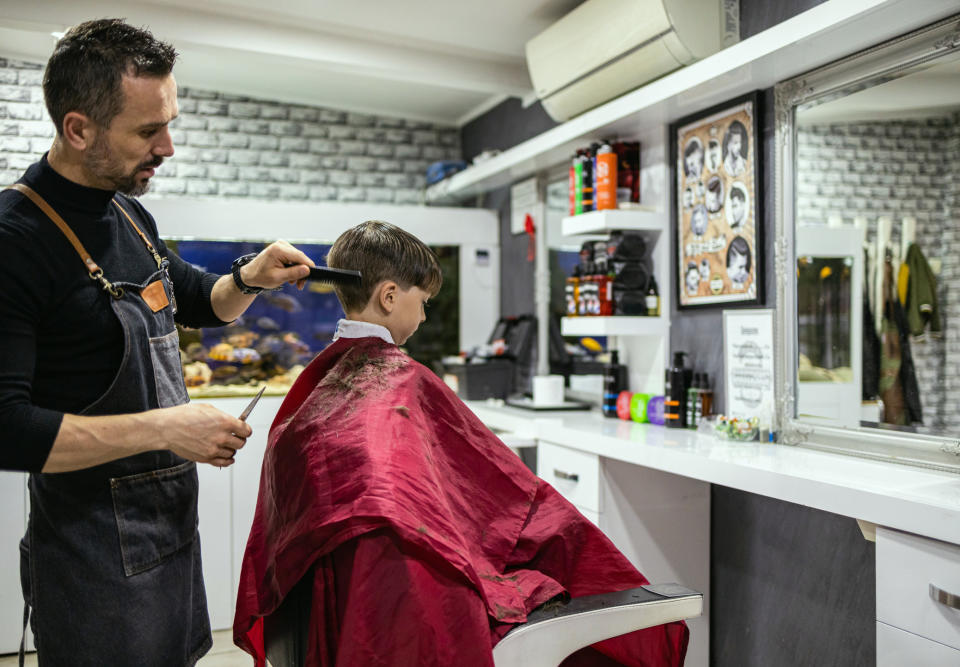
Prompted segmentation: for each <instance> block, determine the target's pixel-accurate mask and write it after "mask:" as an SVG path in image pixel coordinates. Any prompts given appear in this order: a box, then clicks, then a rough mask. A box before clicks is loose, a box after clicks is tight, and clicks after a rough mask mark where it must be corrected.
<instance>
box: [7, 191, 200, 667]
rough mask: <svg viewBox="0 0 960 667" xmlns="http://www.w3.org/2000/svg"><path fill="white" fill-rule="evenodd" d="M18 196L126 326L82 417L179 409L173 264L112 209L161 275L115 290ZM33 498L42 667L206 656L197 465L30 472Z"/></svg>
mask: <svg viewBox="0 0 960 667" xmlns="http://www.w3.org/2000/svg"><path fill="white" fill-rule="evenodd" d="M14 187H15V188H16V189H17V190H20V191H21V192H23V193H24V194H26V195H27V196H29V197H30V198H31V200H33V201H34V203H36V204H37V205H38V206H40V207H41V209H43V210H44V212H45V213H47V215H48V216H49V217H51V219H52V220H53V221H54V222H55V223H56V224H57V226H58V227H60V228H61V231H63V232H64V234H65V235H66V236H67V237H68V239H69V240H70V241H71V243H73V244H74V247H75V249H77V252H78V254H80V255H81V259H82V260H83V261H84V263H85V265H86V267H87V269H88V271H89V273H90V277H91V278H93V279H94V280H96V281H97V282H99V283H100V284H101V286H102V287H103V288H104V290H105V291H106V292H107V293H108V295H109V296H107V298H109V299H110V306H111V307H112V308H113V311H114V313H115V314H116V316H117V318H118V319H119V320H120V323H121V325H122V327H123V333H124V350H123V358H122V361H121V363H120V368H119V370H118V371H117V374H116V377H114V379H113V382H112V383H111V385H110V387H109V388H108V389H107V391H106V393H104V394H103V395H102V396H100V397H99V398H98V399H97V400H95V401H94V402H93V403H92V404H90V405H88V406H87V407H86V408H84V409H83V411H82V412H81V414H83V415H115V414H128V413H137V412H143V411H145V410H150V409H153V408H165V407H169V406H174V405H180V404H182V403H186V402H187V401H188V400H189V398H188V397H187V390H186V387H185V386H184V383H183V375H182V371H181V366H180V352H179V345H178V338H177V332H176V329H175V327H174V322H173V316H174V312H175V308H176V303H175V301H174V294H173V283H172V282H171V280H170V276H169V273H168V271H167V267H168V260H167V259H166V258H161V257H160V255H159V254H158V253H157V252H156V250H155V249H154V247H153V245H152V244H151V243H150V241H149V239H147V237H146V236H145V235H144V234H143V232H141V231H140V229H139V228H138V227H137V225H136V223H134V221H133V219H132V218H131V217H130V216H129V215H128V214H127V213H126V211H125V210H124V209H123V207H121V206H120V204H119V203H118V202H117V201H116V200H114V201H113V203H114V205H116V206H117V208H118V209H120V211H121V212H122V213H123V215H124V216H125V217H126V218H127V220H128V221H129V223H130V224H131V225H132V226H133V228H134V229H135V230H136V231H137V233H138V234H139V235H140V237H141V238H142V239H143V241H144V243H145V245H146V247H147V250H148V252H150V253H151V254H152V255H153V257H154V259H155V260H156V263H157V270H156V271H155V272H154V273H153V274H151V275H150V276H149V277H148V278H147V279H146V280H144V281H143V282H142V283H140V284H136V283H127V282H115V283H110V282H109V281H108V280H107V279H106V278H105V277H104V276H103V271H102V270H101V269H100V268H99V267H98V266H97V265H96V263H95V262H94V261H93V260H92V258H90V257H89V255H87V254H86V251H85V250H84V249H83V247H82V245H80V242H79V240H77V239H76V236H74V235H73V232H72V231H70V229H69V227H68V226H67V225H66V223H65V222H63V220H62V219H60V220H59V221H58V220H57V219H56V218H59V216H58V215H57V214H56V212H54V211H53V210H52V209H50V207H49V206H48V205H46V202H43V200H42V199H40V198H39V196H38V195H36V193H33V192H32V191H30V192H25V188H24V187H23V186H20V185H18V186H14ZM27 189H28V188H27ZM34 197H36V199H34ZM41 204H42V205H41ZM51 214H52V215H51ZM54 216H55V217H54ZM61 223H62V225H61ZM74 241H76V243H74ZM91 335H96V334H95V332H91ZM29 489H30V519H29V522H28V526H27V534H26V535H25V536H24V538H23V540H22V542H21V544H20V549H21V566H20V567H21V585H22V587H23V593H24V600H25V602H26V604H27V606H28V607H29V608H30V609H31V610H32V617H31V627H32V628H33V632H34V637H35V639H36V644H37V650H38V659H39V664H40V665H42V666H48V665H51V666H57V667H59V666H61V665H64V666H66V665H70V666H71V667H80V666H83V665H90V666H94V665H96V666H98V667H101V666H104V665H111V666H118V667H120V666H126V665H130V666H131V667H132V666H137V667H148V666H153V665H156V666H157V667H161V666H162V667H171V666H178V665H193V664H194V663H195V662H196V661H197V660H198V659H199V658H200V657H201V656H202V655H203V654H204V653H206V652H207V651H208V650H209V648H210V646H211V644H212V640H211V636H210V620H209V616H208V614H207V601H206V593H205V591H204V587H203V575H202V571H201V564H200V538H199V535H198V533H197V521H198V519H197V495H198V481H197V470H196V464H195V463H193V462H192V461H187V460H186V459H183V458H181V457H179V456H177V455H176V454H174V453H172V452H170V451H155V452H146V453H143V454H137V455H135V456H130V457H127V458H123V459H119V460H116V461H111V462H109V463H105V464H103V465H98V466H95V467H93V468H88V469H85V470H78V471H75V472H67V473H52V474H49V473H48V474H44V473H34V474H31V475H30V481H29ZM24 617H25V623H26V612H25V615H24Z"/></svg>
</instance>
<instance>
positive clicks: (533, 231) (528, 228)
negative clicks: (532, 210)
mask: <svg viewBox="0 0 960 667" xmlns="http://www.w3.org/2000/svg"><path fill="white" fill-rule="evenodd" d="M523 231H525V232H526V233H527V236H529V237H530V241H529V243H527V261H528V262H532V261H533V260H534V259H536V257H537V227H536V225H534V224H533V216H532V215H530V214H529V213H527V214H526V215H525V216H524V217H523Z"/></svg>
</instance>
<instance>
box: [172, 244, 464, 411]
mask: <svg viewBox="0 0 960 667" xmlns="http://www.w3.org/2000/svg"><path fill="white" fill-rule="evenodd" d="M165 243H166V245H167V248H169V250H170V251H171V252H174V253H176V254H177V255H179V256H180V257H181V258H183V259H184V260H185V261H187V262H189V263H190V264H193V265H194V266H196V267H197V268H199V269H201V270H204V271H211V272H213V273H220V274H225V273H229V271H230V265H231V264H232V262H233V260H234V259H236V258H237V257H239V256H241V255H245V254H248V253H253V252H260V251H261V250H262V249H263V248H264V247H265V245H266V244H264V243H262V242H256V241H207V240H177V239H165ZM295 245H296V246H297V247H298V248H299V249H301V250H302V251H303V252H304V253H306V254H307V256H309V257H310V258H311V259H313V261H314V262H315V263H317V264H318V265H324V264H325V263H326V262H325V258H326V256H327V252H328V251H329V250H330V245H329V244H311V243H296V244H295ZM432 249H433V251H434V252H435V253H436V254H437V258H438V259H439V260H440V267H441V270H442V272H443V288H442V289H441V290H440V293H439V294H438V295H437V296H436V297H434V298H433V299H431V300H430V304H429V306H428V310H427V321H426V322H424V323H423V324H421V325H420V328H419V329H418V330H417V333H415V334H414V335H413V336H412V337H411V338H410V340H408V341H407V343H406V344H405V345H404V348H405V349H406V350H407V352H408V353H409V354H410V356H411V357H413V358H414V359H416V360H417V361H420V362H421V363H423V364H425V365H427V366H428V367H431V368H435V366H436V364H437V362H439V360H440V359H441V358H442V357H443V356H446V355H450V354H457V353H458V352H459V340H458V338H459V326H460V325H459V275H460V272H459V252H458V249H457V248H456V247H455V246H432ZM342 317H343V309H342V308H341V307H340V302H339V301H338V300H337V296H336V294H335V293H334V291H333V288H332V287H331V286H329V285H325V284H321V283H315V282H308V283H307V284H306V286H305V287H304V289H303V290H298V289H297V288H296V286H295V285H284V286H283V287H282V288H281V289H280V290H277V291H266V292H262V293H261V294H260V295H258V296H257V298H256V299H254V301H253V303H252V304H251V305H250V307H249V308H248V309H247V311H246V312H245V313H244V314H243V315H242V316H241V317H238V318H237V319H236V320H234V321H233V322H231V323H230V324H228V325H226V326H224V327H218V328H202V329H191V328H189V327H182V326H179V325H178V327H177V328H178V331H179V334H180V358H181V361H182V363H183V371H184V381H185V383H186V385H187V391H188V392H189V394H190V396H191V397H194V398H201V397H207V398H212V397H222V396H244V395H252V394H254V393H256V392H257V391H258V390H259V389H260V387H262V386H264V385H266V392H265V393H267V394H274V395H281V394H285V393H286V392H287V390H288V389H289V388H290V386H291V385H292V384H293V382H294V380H296V378H297V375H299V373H300V371H301V370H303V367H304V366H305V365H306V364H308V363H310V361H311V360H312V359H313V358H314V357H315V356H316V355H317V353H319V352H321V351H322V350H323V349H324V348H325V347H326V346H327V345H329V344H330V343H331V342H332V341H333V335H334V333H335V331H336V329H337V320H339V319H340V318H342Z"/></svg>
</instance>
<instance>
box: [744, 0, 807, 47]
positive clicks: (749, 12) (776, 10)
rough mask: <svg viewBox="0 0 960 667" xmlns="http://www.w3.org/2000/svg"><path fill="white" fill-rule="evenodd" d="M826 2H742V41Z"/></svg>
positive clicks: (798, 0) (749, 0) (799, 0)
mask: <svg viewBox="0 0 960 667" xmlns="http://www.w3.org/2000/svg"><path fill="white" fill-rule="evenodd" d="M825 1H826V0H740V39H746V38H747V37H752V36H753V35H756V34H757V33H758V32H763V31H764V30H766V29H767V28H769V27H771V26H775V25H777V24H778V23H782V22H783V21H786V20H787V19H789V18H792V17H794V16H796V15H797V14H799V13H801V12H805V11H807V10H808V9H810V8H812V7H816V6H817V5H819V4H820V3H822V2H825Z"/></svg>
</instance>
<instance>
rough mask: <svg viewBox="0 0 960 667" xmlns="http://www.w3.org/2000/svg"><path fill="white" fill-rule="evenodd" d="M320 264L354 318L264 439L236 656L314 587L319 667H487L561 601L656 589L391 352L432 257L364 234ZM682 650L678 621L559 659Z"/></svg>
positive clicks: (429, 277)
mask: <svg viewBox="0 0 960 667" xmlns="http://www.w3.org/2000/svg"><path fill="white" fill-rule="evenodd" d="M327 263H328V265H329V266H331V267H334V268H343V269H356V270H359V271H360V272H361V273H362V275H363V282H362V284H361V285H360V286H359V287H350V288H337V296H338V297H339V298H340V302H341V304H342V305H343V309H344V312H345V313H346V319H344V320H341V321H340V322H339V323H338V327H337V337H336V338H335V340H334V342H333V343H332V344H331V345H330V346H329V347H327V348H326V349H325V350H324V351H323V352H322V353H321V354H319V355H318V356H317V357H316V358H315V359H314V360H313V361H312V362H311V363H310V365H309V366H308V367H307V368H306V369H305V370H304V371H303V373H302V374H301V375H300V377H299V378H298V379H297V382H296V383H295V384H294V386H293V387H292V388H291V390H290V393H289V394H288V395H287V397H286V399H285V400H284V402H283V405H282V406H281V408H280V411H279V412H278V414H277V417H276V419H275V420H274V422H273V426H272V427H271V429H270V437H269V443H268V447H267V451H266V454H265V456H264V462H263V470H262V474H261V480H260V496H259V499H258V501H257V510H256V515H255V517H254V522H253V526H252V528H251V530H250V537H249V540H248V542H247V550H246V553H245V555H244V561H243V568H242V572H241V577H240V589H239V594H238V596H237V612H236V616H235V618H234V641H235V642H236V643H237V645H239V646H241V647H243V648H244V649H246V650H247V651H248V652H250V653H251V654H252V655H254V657H255V658H256V659H257V664H258V665H262V664H263V660H264V643H263V619H262V617H263V616H266V615H270V614H272V613H273V612H274V611H275V610H276V609H277V607H279V605H280V603H281V602H282V601H283V599H284V597H285V596H286V595H287V594H288V593H289V592H290V591H291V589H293V587H294V586H295V585H297V583H298V582H300V581H301V580H302V579H305V578H306V579H307V581H306V582H305V584H306V585H309V586H310V588H311V592H312V595H311V607H310V630H309V636H308V641H307V664H309V665H324V666H325V665H351V666H356V667H362V666H364V665H386V664H389V665H418V666H429V665H436V666H437V667H441V666H446V665H458V667H472V666H477V667H492V665H493V660H492V647H493V646H494V645H495V644H496V643H497V641H498V640H499V639H500V638H501V637H503V635H504V634H506V632H507V631H509V630H510V629H511V628H512V627H513V626H514V625H515V624H517V623H522V622H524V620H525V619H526V616H527V614H528V613H529V612H530V611H532V610H533V609H534V608H535V607H537V606H539V605H541V604H543V603H544V602H547V601H548V600H550V599H551V598H554V597H555V596H557V595H566V594H569V595H572V596H575V597H576V596H582V595H590V594H593V593H601V592H610V591H614V590H624V589H628V588H632V587H635V586H640V585H643V584H645V583H647V580H646V579H644V577H643V575H641V574H640V573H639V572H637V571H636V569H635V568H633V566H631V565H630V563H629V562H628V561H627V560H626V558H625V557H624V556H623V555H622V554H620V552H618V551H617V550H616V548H615V547H614V546H613V545H612V544H611V543H610V542H609V540H607V538H606V537H604V536H603V534H602V533H601V532H600V531H599V529H597V528H596V527H595V526H594V525H593V524H592V523H590V522H589V521H588V520H587V519H585V518H584V517H583V516H581V515H580V514H579V512H577V510H576V509H574V507H573V506H572V505H570V504H569V503H568V502H567V501H566V500H564V499H563V498H562V497H561V496H560V495H559V494H557V493H556V492H555V491H554V490H553V488H551V487H550V486H549V485H548V484H546V483H544V482H542V481H540V480H538V479H537V478H536V476H534V475H533V474H532V473H531V472H530V471H529V470H528V469H527V468H526V467H525V466H524V465H523V464H522V462H521V461H520V459H519V458H518V457H517V456H516V455H515V454H514V453H513V452H511V451H510V450H509V449H508V448H507V447H506V446H505V445H504V444H503V443H502V442H500V441H499V440H498V439H497V438H496V436H494V435H493V434H492V433H491V432H490V430H489V429H488V428H486V427H485V426H484V425H483V424H482V423H481V422H480V421H479V420H478V419H477V418H476V416H474V415H473V413H472V412H470V410H469V409H467V407H466V406H465V405H464V404H463V403H462V401H460V400H459V399H458V398H457V396H456V395H455V394H453V392H451V391H450V389H448V388H447V387H446V385H444V384H443V382H441V381H440V379H439V378H437V377H436V376H435V375H434V374H433V373H432V372H430V371H429V370H428V369H427V368H425V367H424V366H422V365H421V364H419V363H417V362H416V361H414V360H412V359H410V358H409V357H408V356H407V355H406V354H405V353H404V352H402V351H401V350H400V349H399V348H398V347H397V345H399V344H402V343H403V342H405V341H406V340H407V339H408V338H409V337H410V336H411V335H412V334H413V332H414V331H416V329H417V327H418V326H419V325H420V323H421V322H423V321H424V319H425V315H424V306H425V304H426V301H427V300H428V299H429V298H430V297H431V296H433V295H435V294H436V293H437V291H438V290H439V289H440V285H441V283H442V276H441V273H440V268H439V265H438V263H437V260H436V257H435V256H434V255H433V253H432V252H431V251H430V249H429V248H427V247H426V246H425V245H424V244H423V243H422V242H420V241H419V240H418V239H417V238H415V237H414V236H412V235H411V234H408V233H407V232H404V231H403V230H401V229H399V228H397V227H395V226H393V225H390V224H387V223H385V222H365V223H363V224H361V225H359V226H357V227H355V228H353V229H351V230H349V231H347V232H345V233H344V234H343V235H341V236H340V238H338V239H337V241H336V242H335V243H334V245H333V247H332V248H331V249H330V253H329V255H328V257H327ZM686 644H687V629H686V626H685V625H684V624H683V623H671V624H667V625H663V626H659V627H655V628H649V629H647V630H642V631H639V632H634V633H631V634H629V635H625V636H623V637H619V638H615V639H611V640H607V641H605V642H601V643H600V644H597V645H596V648H594V647H590V648H587V649H584V650H583V651H578V652H577V653H576V654H574V657H573V662H572V663H565V664H594V665H595V664H628V665H651V666H652V665H658V666H659V665H671V666H673V665H681V664H682V663H683V656H684V653H685V651H686ZM598 651H599V652H600V653H602V654H604V655H598ZM611 659H612V660H613V662H612V663H611V662H610V660H611ZM577 660H580V661H581V662H580V663H577V662H576V661H577ZM598 660H600V661H602V662H600V663H598V662H597V661H598Z"/></svg>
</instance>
